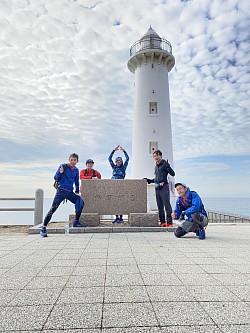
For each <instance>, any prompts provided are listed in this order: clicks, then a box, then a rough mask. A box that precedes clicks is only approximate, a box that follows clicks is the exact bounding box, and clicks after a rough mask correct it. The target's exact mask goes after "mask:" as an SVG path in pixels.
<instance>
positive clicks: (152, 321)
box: [103, 303, 158, 328]
mask: <svg viewBox="0 0 250 333" xmlns="http://www.w3.org/2000/svg"><path fill="white" fill-rule="evenodd" d="M157 324H158V323H157V319H156V317H155V314H154V311H153V308H152V305H151V304H150V303H113V304H112V303H111V304H104V309H103V327H104V328H107V327H131V326H142V327H143V326H156V325H157Z"/></svg>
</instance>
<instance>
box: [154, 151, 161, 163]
mask: <svg viewBox="0 0 250 333" xmlns="http://www.w3.org/2000/svg"><path fill="white" fill-rule="evenodd" d="M153 158H154V160H155V162H157V163H158V162H160V160H161V159H162V152H161V151H160V150H159V149H157V150H155V151H154V153H153Z"/></svg>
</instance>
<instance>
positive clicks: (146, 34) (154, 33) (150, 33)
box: [141, 26, 161, 39]
mask: <svg viewBox="0 0 250 333" xmlns="http://www.w3.org/2000/svg"><path fill="white" fill-rule="evenodd" d="M150 36H152V37H158V38H160V36H159V35H158V34H157V33H156V32H155V31H154V29H153V28H152V27H151V26H150V27H149V29H148V31H147V32H146V33H145V34H144V35H143V36H142V38H141V39H144V38H148V37H150ZM160 39H161V38H160Z"/></svg>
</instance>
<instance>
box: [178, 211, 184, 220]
mask: <svg viewBox="0 0 250 333" xmlns="http://www.w3.org/2000/svg"><path fill="white" fill-rule="evenodd" d="M179 220H185V212H181V215H180V218H179Z"/></svg>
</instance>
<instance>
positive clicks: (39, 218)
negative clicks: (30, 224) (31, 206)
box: [34, 189, 43, 225]
mask: <svg viewBox="0 0 250 333" xmlns="http://www.w3.org/2000/svg"><path fill="white" fill-rule="evenodd" d="M42 222H43V190H42V189H38V190H36V192H35V210H34V225H37V224H40V223H42Z"/></svg>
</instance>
